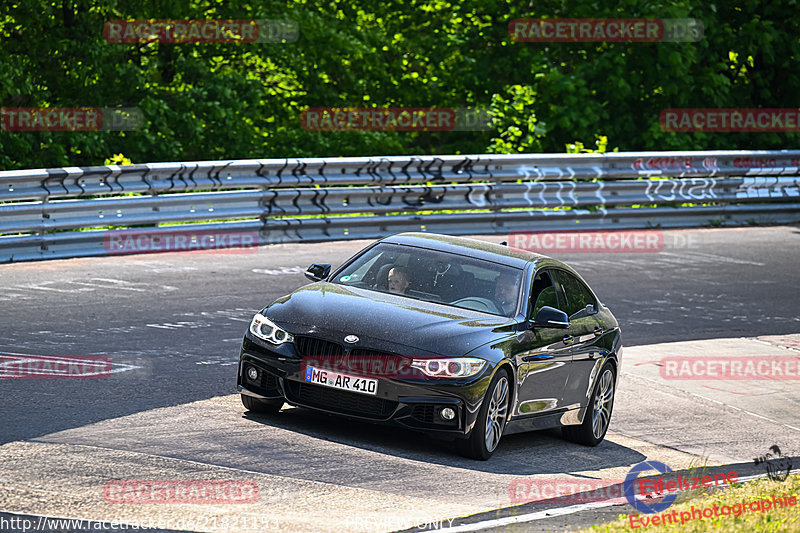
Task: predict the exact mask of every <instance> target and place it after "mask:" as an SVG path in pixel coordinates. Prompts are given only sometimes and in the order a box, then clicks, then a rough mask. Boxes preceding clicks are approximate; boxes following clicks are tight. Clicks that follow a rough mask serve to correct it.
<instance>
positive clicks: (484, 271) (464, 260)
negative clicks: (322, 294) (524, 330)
mask: <svg viewBox="0 0 800 533" xmlns="http://www.w3.org/2000/svg"><path fill="white" fill-rule="evenodd" d="M331 281H332V282H333V283H338V284H340V285H347V286H350V287H359V288H364V289H369V290H373V291H378V292H385V293H392V294H398V295H401V296H404V297H407V298H414V299H417V300H424V301H427V302H435V303H440V304H445V305H450V306H453V307H460V308H464V309H472V310H475V311H482V312H485V313H489V314H493V315H498V316H506V317H512V316H514V315H515V314H516V313H517V308H518V304H519V299H520V298H519V293H520V285H521V282H522V270H520V269H518V268H512V267H509V266H505V265H501V264H498V263H493V262H491V261H484V260H480V259H475V258H471V257H467V256H463V255H455V254H450V253H444V252H439V251H435V250H425V249H421V248H416V247H411V246H402V245H396V244H388V243H381V244H378V245H376V246H374V247H373V248H370V249H369V250H367V251H366V252H365V253H363V254H362V255H361V256H359V257H358V258H356V260H355V261H353V262H352V263H350V264H349V265H348V266H347V267H345V268H344V269H343V270H342V271H341V272H339V273H338V274H337V275H336V278H335V279H332V280H331Z"/></svg>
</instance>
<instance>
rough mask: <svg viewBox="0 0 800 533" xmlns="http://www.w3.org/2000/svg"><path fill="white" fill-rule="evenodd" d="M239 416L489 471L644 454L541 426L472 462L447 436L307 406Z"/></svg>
mask: <svg viewBox="0 0 800 533" xmlns="http://www.w3.org/2000/svg"><path fill="white" fill-rule="evenodd" d="M242 416H243V418H245V419H247V420H251V421H253V422H257V423H259V424H264V425H268V426H273V427H276V428H281V429H284V430H288V431H294V432H297V433H300V434H303V435H307V436H309V437H312V438H318V439H322V440H325V441H329V442H334V443H338V444H341V445H343V446H346V447H351V448H352V447H355V448H360V449H362V450H366V451H370V452H374V453H378V454H383V455H388V456H394V457H398V458H403V459H410V460H414V461H424V462H428V463H434V464H440V465H445V466H451V467H457V468H465V469H469V470H475V471H480V472H489V473H494V474H515V475H532V474H563V473H566V472H582V471H589V470H591V471H594V470H601V469H606V468H614V467H628V466H630V465H632V464H636V463H639V462H641V461H643V460H645V459H646V456H645V455H643V454H642V453H640V452H638V451H636V450H633V449H631V448H628V447H626V446H622V445H620V444H617V443H615V442H612V441H610V440H605V441H603V442H602V443H601V444H600V445H598V446H596V447H594V448H592V447H587V446H581V445H578V444H573V443H571V442H567V441H565V440H563V439H562V438H561V437H560V435H561V433H560V431H559V430H543V431H534V432H529V433H516V434H513V435H506V436H504V437H503V439H502V440H501V441H500V445H499V446H498V448H497V450H496V451H495V453H494V455H493V456H492V458H491V459H490V460H488V461H476V460H473V459H468V458H465V457H463V456H461V455H459V454H458V452H457V451H456V447H455V445H454V443H453V442H450V441H446V440H441V439H437V438H434V437H430V436H428V435H426V434H423V433H419V432H416V431H412V430H410V429H405V428H401V427H394V426H383V425H378V424H372V423H369V422H362V421H359V420H351V419H348V418H344V417H339V416H336V415H329V414H326V413H320V412H317V411H314V410H311V409H304V408H295V407H289V406H284V408H283V410H282V411H281V412H280V413H278V414H277V415H260V414H255V413H252V412H246V413H244V414H243V415H242ZM612 430H613V421H612Z"/></svg>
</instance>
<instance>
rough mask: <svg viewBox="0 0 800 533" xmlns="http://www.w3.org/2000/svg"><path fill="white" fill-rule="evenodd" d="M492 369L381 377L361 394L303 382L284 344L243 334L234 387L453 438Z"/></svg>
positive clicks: (467, 426) (473, 410)
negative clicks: (251, 373) (451, 414)
mask: <svg viewBox="0 0 800 533" xmlns="http://www.w3.org/2000/svg"><path fill="white" fill-rule="evenodd" d="M250 366H254V367H256V369H257V370H258V377H257V379H255V380H251V379H250V378H249V377H248V376H247V374H246V371H247V369H248V367H250ZM492 372H493V368H492V367H491V365H490V364H488V363H487V365H486V367H484V369H483V370H482V371H481V373H479V374H478V375H477V376H472V377H471V378H461V379H399V378H391V379H389V378H385V377H381V378H378V390H377V394H376V395H367V394H361V393H357V392H350V391H346V390H340V389H335V388H331V387H327V386H324V385H318V384H312V383H309V382H307V381H305V363H304V361H303V359H302V358H301V357H299V356H298V355H297V353H296V352H295V351H294V348H293V346H292V345H291V344H290V343H286V344H283V345H280V346H277V347H266V346H264V345H262V344H261V343H257V342H254V341H253V340H251V339H250V338H249V337H248V336H246V337H245V339H244V341H243V342H242V349H241V353H240V356H239V368H238V376H237V390H238V392H239V393H241V394H245V395H248V396H253V397H255V398H261V399H281V398H283V399H284V401H286V402H287V403H289V404H292V405H295V406H300V407H307V408H311V409H316V410H319V411H324V412H327V413H332V414H336V415H342V416H346V417H349V418H354V419H358V420H365V421H369V422H376V423H388V424H396V425H401V426H404V427H407V428H410V429H414V430H419V431H424V432H428V433H437V434H445V435H448V434H449V435H452V436H456V437H457V436H464V435H466V434H468V433H469V432H470V431H471V430H472V427H473V426H474V424H475V420H476V418H477V416H478V410H479V409H480V406H481V403H482V402H483V398H484V396H485V395H486V389H487V388H488V386H489V382H490V381H491V376H492ZM368 377H373V378H375V376H368ZM445 407H450V408H452V409H453V410H455V412H456V416H455V418H453V419H452V420H446V419H444V418H443V417H442V416H441V410H442V409H443V408H445Z"/></svg>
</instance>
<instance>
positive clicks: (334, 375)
mask: <svg viewBox="0 0 800 533" xmlns="http://www.w3.org/2000/svg"><path fill="white" fill-rule="evenodd" d="M306 381H308V382H309V383H316V384H318V385H325V386H326V387H332V388H334V389H342V390H349V391H350V392H360V393H361V394H372V395H375V394H378V380H377V379H369V378H359V377H357V376H349V375H347V374H340V373H339V372H331V371H330V370H322V369H320V368H314V367H313V366H307V367H306Z"/></svg>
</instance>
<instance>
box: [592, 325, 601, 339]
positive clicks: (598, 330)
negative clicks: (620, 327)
mask: <svg viewBox="0 0 800 533" xmlns="http://www.w3.org/2000/svg"><path fill="white" fill-rule="evenodd" d="M594 334H595V335H597V336H598V337H599V336H600V335H602V334H603V328H601V327H600V326H597V327H596V328H594Z"/></svg>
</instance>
